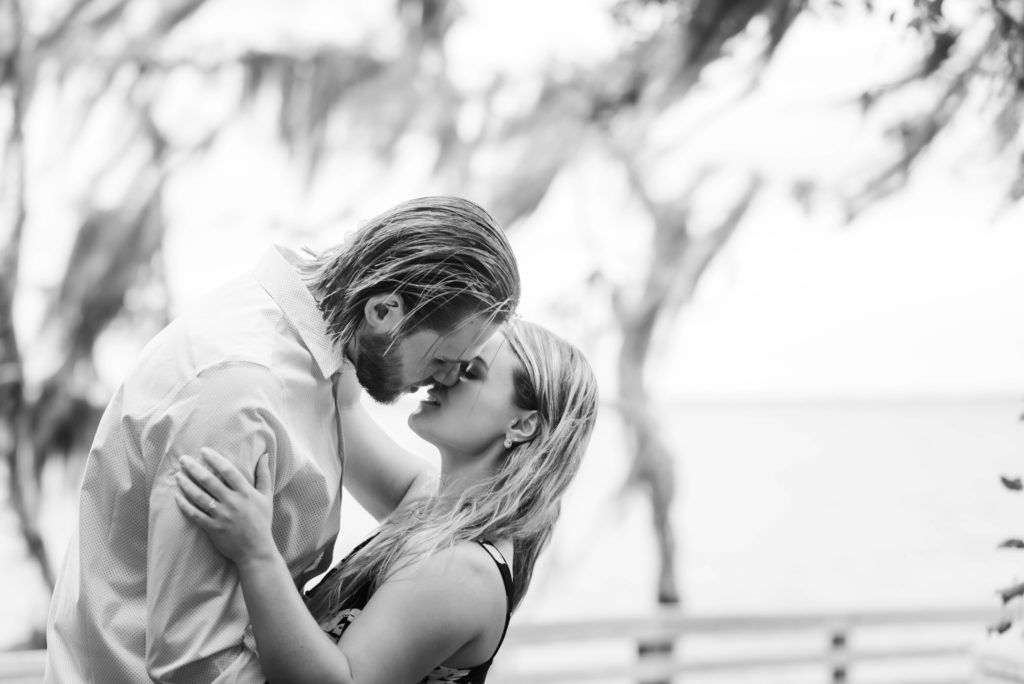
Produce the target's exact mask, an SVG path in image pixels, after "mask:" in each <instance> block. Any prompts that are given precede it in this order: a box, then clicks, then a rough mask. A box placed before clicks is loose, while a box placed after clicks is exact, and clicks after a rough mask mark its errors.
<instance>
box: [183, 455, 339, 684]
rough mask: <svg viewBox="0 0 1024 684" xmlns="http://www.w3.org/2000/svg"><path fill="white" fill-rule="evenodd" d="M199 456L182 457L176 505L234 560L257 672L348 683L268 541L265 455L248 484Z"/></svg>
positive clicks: (276, 678) (217, 458)
mask: <svg viewBox="0 0 1024 684" xmlns="http://www.w3.org/2000/svg"><path fill="white" fill-rule="evenodd" d="M202 455H203V459H204V462H205V465H204V464H202V463H199V462H198V461H196V460H195V459H193V458H190V457H189V456H182V457H181V471H179V473H178V475H177V478H178V489H179V492H178V496H177V497H176V499H177V503H178V507H179V508H180V509H181V512H182V513H183V514H184V516H185V517H186V518H188V519H189V520H190V521H191V522H193V523H195V525H196V526H198V527H199V528H200V529H202V530H203V531H204V532H206V534H207V535H208V536H209V537H210V540H211V541H212V542H213V544H214V546H216V547H217V550H218V551H220V552H221V553H222V554H224V555H225V556H227V557H228V558H229V559H231V560H232V561H234V563H235V566H236V568H237V569H238V576H239V581H240V583H241V586H242V594H243V596H244V597H245V605H246V608H247V609H248V611H249V618H250V620H251V622H252V627H253V632H254V634H255V637H256V647H257V650H258V652H259V659H260V664H261V666H262V668H263V673H264V674H265V675H266V677H267V678H268V679H269V680H270V681H271V682H296V683H297V684H302V683H303V682H311V683H314V684H315V683H317V682H324V683H333V682H339V683H342V684H352V683H353V682H354V680H353V678H352V676H351V672H350V670H349V666H348V660H347V658H346V657H345V654H344V653H342V652H341V651H340V650H338V648H337V647H336V646H335V644H334V642H333V641H331V638H330V637H329V636H327V634H325V633H324V631H323V630H321V629H320V626H319V625H317V623H316V621H315V620H314V619H313V616H312V615H310V613H309V611H308V610H307V609H306V605H305V603H303V601H302V597H301V595H300V594H299V592H298V591H297V590H296V588H295V583H294V580H293V579H292V577H291V573H289V571H288V566H287V565H286V564H285V562H284V559H283V558H282V557H281V554H280V553H279V552H278V550H277V546H276V545H275V544H274V538H273V534H272V532H271V520H272V498H271V494H272V492H271V489H270V487H271V480H270V469H269V467H268V465H267V457H266V456H263V457H261V458H260V460H259V462H258V463H257V466H256V487H255V488H253V487H252V486H250V485H249V483H248V482H246V481H245V479H244V477H243V476H242V474H241V473H240V472H239V471H238V470H237V469H236V468H235V467H234V466H233V465H232V464H231V463H230V462H229V461H228V460H227V459H225V458H224V457H223V456H221V455H220V454H218V453H217V452H215V451H213V450H212V449H205V448H204V449H203V450H202ZM211 470H212V472H211ZM215 473H216V474H215ZM211 499H212V500H213V501H215V502H216V503H215V504H214V505H213V507H212V510H211Z"/></svg>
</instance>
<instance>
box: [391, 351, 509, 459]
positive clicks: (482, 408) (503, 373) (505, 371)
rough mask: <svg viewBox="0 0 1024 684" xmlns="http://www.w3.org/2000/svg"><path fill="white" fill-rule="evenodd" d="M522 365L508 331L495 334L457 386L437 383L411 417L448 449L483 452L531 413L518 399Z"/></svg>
mask: <svg viewBox="0 0 1024 684" xmlns="http://www.w3.org/2000/svg"><path fill="white" fill-rule="evenodd" d="M519 368H521V364H520V363H519V359H517V358H516V356H515V354H514V353H513V352H512V348H511V347H510V346H509V343H508V340H507V339H506V338H505V335H504V333H503V332H498V333H495V334H494V335H492V336H491V337H490V338H489V339H488V340H487V342H486V343H485V344H484V345H483V347H482V349H481V350H480V353H479V354H478V355H477V356H476V357H474V358H473V359H472V360H471V361H470V362H469V364H468V365H467V366H466V367H465V368H464V369H463V371H462V373H461V375H460V377H459V381H458V382H457V383H455V384H454V385H453V386H452V387H444V386H443V385H436V386H435V387H434V388H432V389H431V390H430V391H429V392H428V393H427V398H426V399H425V400H424V401H421V402H420V404H419V406H418V407H417V408H416V410H415V411H413V413H412V415H410V416H409V427H411V428H412V430H413V432H415V433H416V434H417V435H419V436H420V437H422V438H423V439H425V440H427V441H428V442H430V443H431V444H433V445H435V446H437V447H438V448H440V449H442V450H446V451H449V452H461V453H466V454H471V455H472V454H477V453H480V452H483V451H484V450H485V449H487V448H489V447H490V446H492V445H494V444H496V443H500V442H502V441H503V440H504V439H505V433H506V431H507V430H508V429H509V427H510V426H511V425H512V423H514V422H515V420H516V419H517V418H518V417H520V416H521V415H523V414H524V413H527V411H526V410H524V409H521V408H518V407H517V406H516V405H515V403H514V402H513V395H514V386H513V380H512V374H513V371H514V370H516V369H519Z"/></svg>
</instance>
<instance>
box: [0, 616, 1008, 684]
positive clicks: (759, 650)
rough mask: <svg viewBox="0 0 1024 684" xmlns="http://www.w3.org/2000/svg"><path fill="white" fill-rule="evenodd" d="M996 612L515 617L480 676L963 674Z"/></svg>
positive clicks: (936, 681)
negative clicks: (921, 670) (913, 666)
mask: <svg viewBox="0 0 1024 684" xmlns="http://www.w3.org/2000/svg"><path fill="white" fill-rule="evenodd" d="M995 618H996V615H995V614H994V611H993V610H992V609H991V608H977V609H975V608H957V609H948V610H943V609H934V610H915V611H876V612H869V611H864V612H861V611H855V612H848V613H818V614H804V613H801V614H792V615H779V614H776V615H730V616H715V615H684V614H680V613H679V612H674V611H673V612H663V613H658V614H654V615H649V616H644V617H631V618H612V619H587V620H577V621H564V622H546V623H537V624H518V625H513V627H512V628H510V629H509V633H508V637H507V639H506V641H505V645H504V646H503V647H502V651H501V655H500V656H499V658H498V660H497V661H496V662H495V665H494V667H493V668H492V671H491V675H490V676H489V677H488V682H490V683H491V684H527V683H529V684H545V683H554V682H559V683H563V682H564V683H568V682H596V681H618V682H664V681H670V680H671V679H672V677H673V676H677V675H678V676H681V675H688V674H697V673H705V674H707V673H714V674H735V675H745V676H746V677H747V681H758V682H763V681H767V680H766V679H764V677H769V676H771V675H773V674H776V673H777V674H778V675H779V676H784V675H785V674H786V673H787V672H790V673H791V672H793V671H794V670H793V668H802V672H803V673H804V674H805V675H806V674H807V673H808V672H811V673H813V672H814V671H815V670H814V668H817V671H818V672H820V676H819V677H817V678H816V681H818V682H822V683H825V682H832V683H840V682H845V683H852V682H856V681H858V679H857V678H856V674H857V671H858V670H859V668H860V667H861V666H863V665H865V664H872V663H894V662H904V663H913V662H918V663H924V664H926V665H928V666H931V669H932V670H933V671H937V672H939V674H936V675H927V674H925V675H918V674H914V675H909V676H900V677H897V678H892V679H888V680H886V679H879V678H878V677H877V676H872V677H871V679H870V681H871V682H872V683H873V684H882V683H883V682H886V681H888V682H893V683H895V682H900V683H903V682H911V681H912V682H914V684H967V683H968V682H969V679H970V675H969V674H968V673H969V672H970V671H971V669H972V668H971V651H972V648H973V647H974V645H975V644H976V643H977V642H978V641H979V640H980V639H981V638H982V637H983V636H984V633H985V626H986V624H988V623H991V622H993V621H994V620H995ZM765 638H768V639H769V641H767V642H766V641H764V639H765ZM807 639H810V642H811V643H812V645H810V646H809V645H807V642H806V640H807ZM759 640H760V641H759ZM772 640H774V641H772ZM698 642H699V643H698ZM861 642H863V643H861ZM876 642H877V643H876ZM813 643H818V644H819V645H818V646H814V645H813ZM694 646H697V648H692V647H694ZM709 654H710V655H709ZM43 660H44V653H43V652H42V651H22V652H14V653H0V684H39V682H41V681H42V675H43ZM936 665H937V667H936ZM787 668H788V669H787ZM809 668H810V669H809ZM925 669H927V668H925ZM751 676H757V677H758V678H757V680H750V679H749V677H751ZM686 679H687V681H690V679H691V678H690V677H687V678H686ZM715 681H722V680H721V679H716V680H715ZM801 681H807V679H801Z"/></svg>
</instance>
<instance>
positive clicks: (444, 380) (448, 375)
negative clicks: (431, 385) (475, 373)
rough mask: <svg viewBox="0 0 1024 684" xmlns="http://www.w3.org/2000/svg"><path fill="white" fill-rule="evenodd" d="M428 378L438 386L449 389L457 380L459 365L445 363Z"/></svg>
mask: <svg viewBox="0 0 1024 684" xmlns="http://www.w3.org/2000/svg"><path fill="white" fill-rule="evenodd" d="M430 377H432V378H433V379H434V382H436V383H438V384H440V385H444V386H445V387H451V386H452V385H454V384H455V383H456V382H458V380H459V364H457V363H446V364H444V365H443V366H441V368H439V369H438V370H437V372H436V373H434V374H433V375H432V376H430Z"/></svg>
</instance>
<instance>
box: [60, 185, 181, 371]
mask: <svg viewBox="0 0 1024 684" xmlns="http://www.w3.org/2000/svg"><path fill="white" fill-rule="evenodd" d="M154 192H155V191H154ZM162 240H163V223H162V217H161V215H160V211H159V202H158V199H157V195H156V194H153V195H151V197H150V198H149V200H148V201H147V202H146V203H145V204H143V205H142V206H141V207H138V208H132V207H130V206H127V207H120V208H118V209H114V210H96V211H93V212H92V213H90V214H89V215H88V216H86V218H85V220H84V221H83V223H82V226H81V228H80V229H79V231H78V235H77V236H76V238H75V244H74V247H73V248H72V252H71V257H70V259H69V261H68V267H67V270H66V271H65V274H64V279H63V282H62V283H61V286H60V290H59V293H58V296H57V300H56V302H55V304H54V313H55V314H56V316H55V317H56V320H57V321H58V324H59V325H60V326H61V327H62V328H63V330H64V332H65V335H66V339H67V340H68V347H69V349H68V356H69V358H71V359H85V358H89V357H90V356H91V353H92V348H93V345H94V344H95V342H96V339H97V338H98V337H99V335H100V333H101V332H103V330H104V329H105V328H106V327H107V325H109V324H110V322H111V321H112V320H114V318H116V317H117V316H118V315H119V314H120V313H121V311H122V310H123V309H124V305H125V298H126V296H127V294H128V291H129V290H130V289H131V288H132V287H134V286H135V285H136V283H137V281H138V276H139V272H140V270H141V269H142V268H143V267H144V266H145V265H147V264H148V263H149V262H150V261H151V259H152V257H153V255H154V254H155V253H156V250H157V249H158V248H159V246H160V244H161V242H162Z"/></svg>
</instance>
